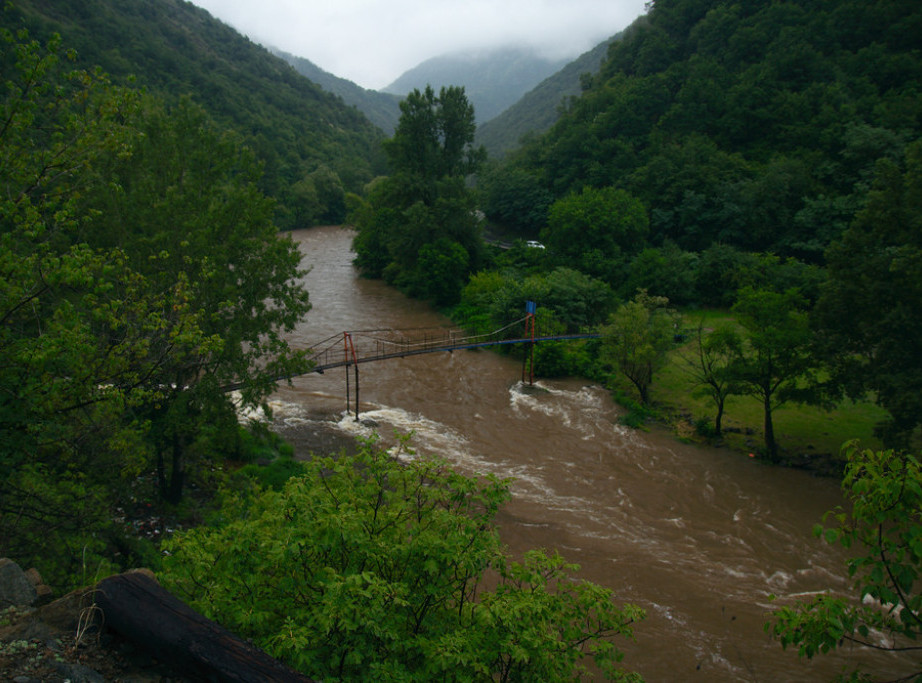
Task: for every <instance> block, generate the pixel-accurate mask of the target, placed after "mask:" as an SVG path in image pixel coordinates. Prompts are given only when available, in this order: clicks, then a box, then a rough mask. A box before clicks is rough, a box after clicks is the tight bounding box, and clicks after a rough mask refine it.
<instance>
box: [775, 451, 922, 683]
mask: <svg viewBox="0 0 922 683" xmlns="http://www.w3.org/2000/svg"><path fill="white" fill-rule="evenodd" d="M847 451H848V452H847V457H848V467H847V469H846V473H845V478H844V480H843V483H842V486H843V489H844V491H845V494H846V496H847V498H848V501H849V503H850V509H849V510H841V509H840V510H834V511H830V512H829V513H827V515H826V520H825V523H826V524H827V525H828V526H825V527H824V526H823V525H817V527H816V529H815V533H816V535H817V536H822V537H823V538H824V539H825V540H826V541H827V542H829V543H837V544H840V545H842V546H843V547H845V548H849V549H851V550H852V551H853V553H854V556H853V557H852V559H850V560H849V561H848V573H849V576H850V577H851V578H852V579H853V580H854V584H853V588H854V595H852V596H850V597H843V596H837V595H833V594H828V593H820V594H818V595H815V596H813V597H812V598H810V599H808V600H801V601H799V602H798V603H797V604H796V605H793V606H786V607H781V608H779V609H777V610H775V612H774V613H773V615H772V616H773V620H772V622H771V623H770V624H768V625H766V630H767V631H768V632H769V633H771V635H772V636H773V637H774V638H776V639H777V640H779V641H780V642H781V644H782V645H783V646H785V647H787V646H793V647H796V648H797V650H798V652H799V653H800V654H801V655H802V656H805V657H811V658H812V657H814V656H815V655H818V654H824V653H827V652H830V651H832V650H834V649H836V648H838V647H841V646H842V645H843V644H846V643H847V644H849V645H852V644H857V645H859V646H862V647H867V648H873V649H875V650H884V651H889V652H891V653H893V654H894V655H895V656H900V655H905V657H904V658H902V659H900V660H899V661H900V662H901V664H899V665H897V666H901V667H902V668H903V670H902V671H900V675H899V678H892V679H891V680H907V681H908V680H918V677H919V676H922V670H920V668H919V659H918V655H917V654H914V653H918V651H919V645H918V640H919V637H920V636H922V617H920V613H922V593H920V590H919V589H920V579H922V465H920V463H919V460H918V458H916V457H914V456H911V455H899V454H897V453H894V452H893V451H881V452H874V451H869V450H860V449H858V448H857V447H856V446H855V445H854V444H852V445H850V446H849V447H848V449H847ZM895 670H899V669H898V668H896V669H895ZM862 680H866V678H865V679H862Z"/></svg>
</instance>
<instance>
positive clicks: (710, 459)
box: [273, 227, 896, 681]
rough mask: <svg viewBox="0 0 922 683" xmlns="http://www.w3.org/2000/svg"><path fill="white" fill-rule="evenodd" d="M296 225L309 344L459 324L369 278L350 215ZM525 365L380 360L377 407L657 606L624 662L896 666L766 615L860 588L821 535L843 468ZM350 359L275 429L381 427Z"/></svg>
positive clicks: (461, 357)
mask: <svg viewBox="0 0 922 683" xmlns="http://www.w3.org/2000/svg"><path fill="white" fill-rule="evenodd" d="M294 238H295V239H296V241H297V242H298V243H299V244H300V247H301V250H302V252H303V254H304V265H305V266H307V267H309V268H311V271H310V273H309V274H308V275H307V276H306V283H307V287H308V290H309V291H310V296H311V301H312V302H313V310H312V311H311V312H310V313H309V314H308V316H307V319H306V321H305V322H304V323H303V324H302V325H301V326H300V327H299V329H298V330H296V332H295V333H294V334H293V335H292V342H293V343H294V344H295V345H296V346H305V345H311V344H314V343H316V342H318V341H320V340H322V339H325V338H327V337H329V336H331V335H334V334H341V333H342V332H343V331H344V330H359V329H365V330H367V329H379V328H393V329H409V328H421V327H430V326H436V325H445V324H447V323H448V321H447V320H445V319H444V318H442V317H441V316H439V315H438V314H437V313H435V312H433V311H432V310H431V309H429V308H428V307H427V306H425V305H424V304H422V303H420V302H416V301H411V300H409V299H407V298H405V297H403V296H402V295H401V294H399V293H398V292H396V291H395V290H392V289H390V288H388V287H387V286H386V285H384V284H383V283H382V282H379V281H370V280H363V279H359V278H358V277H357V275H356V273H355V271H354V270H353V268H352V265H351V260H352V256H353V255H352V254H351V252H350V243H351V239H352V233H351V232H350V231H348V230H345V229H341V228H335V227H329V228H313V229H309V230H302V231H298V232H296V233H294ZM523 305H524V302H523ZM356 343H357V344H358V343H361V342H360V341H357V342H356ZM521 369H522V368H521V361H520V360H516V359H515V358H514V357H513V358H510V357H502V356H499V355H497V354H495V353H492V352H490V351H457V352H454V353H439V354H428V355H421V356H414V357H408V358H404V359H395V360H389V361H385V362H378V363H365V364H362V365H361V366H360V382H361V413H362V418H363V421H364V420H366V419H367V420H371V421H373V422H374V424H376V425H377V427H376V431H378V432H379V433H380V434H381V436H382V437H383V438H385V439H388V438H392V435H393V433H394V432H395V431H396V432H399V433H407V432H410V431H413V432H414V433H415V437H414V439H413V444H414V445H415V447H416V449H417V450H418V451H420V452H428V453H436V454H438V455H440V456H442V457H444V458H446V459H448V460H449V461H450V462H452V463H454V465H455V466H456V467H457V468H458V469H459V470H460V471H462V472H465V473H468V474H473V473H487V472H489V473H494V474H496V475H498V476H500V477H512V478H514V482H513V483H512V487H511V488H512V493H513V496H512V500H511V502H510V503H509V504H508V505H507V506H506V507H505V508H504V511H503V512H502V513H501V515H500V517H499V524H500V530H501V536H502V539H503V541H504V542H505V543H506V544H507V545H508V547H509V549H510V552H511V553H513V554H515V555H519V554H521V553H522V552H523V551H524V550H526V549H528V548H531V547H544V548H547V549H550V550H553V549H556V550H559V552H560V553H561V554H562V555H563V556H564V557H565V558H566V559H567V560H569V561H571V562H575V563H577V564H579V565H580V566H581V567H582V570H581V572H580V575H581V576H583V577H585V578H587V579H590V580H592V581H595V582H596V583H599V584H602V585H605V586H607V587H610V588H612V589H613V590H614V592H615V594H616V596H617V599H618V601H619V602H631V603H635V604H637V605H639V606H641V607H642V608H644V609H645V610H646V612H647V618H646V619H645V620H644V621H643V622H641V623H639V624H638V625H637V626H636V629H635V634H636V642H628V641H620V642H618V646H619V647H620V648H621V649H622V650H624V651H625V653H626V656H625V659H624V662H623V664H624V666H625V667H626V668H629V669H632V670H635V671H637V672H639V673H640V674H642V675H643V676H644V677H645V678H646V680H648V681H688V680H697V681H813V680H817V681H820V680H830V679H831V678H833V677H834V676H835V675H836V674H837V673H839V672H841V670H842V668H843V667H850V666H852V665H853V664H854V663H856V662H863V663H865V665H866V666H870V667H871V668H872V670H874V671H875V673H877V674H879V675H880V676H881V677H886V676H887V675H888V674H891V675H894V674H895V673H896V671H895V670H889V667H891V666H892V665H891V664H890V663H889V660H888V659H887V658H886V657H881V656H877V658H876V659H875V658H874V656H871V655H869V654H867V653H865V652H864V651H861V650H857V649H854V648H849V647H847V646H846V647H843V648H842V649H841V651H840V652H839V653H837V654H836V655H833V656H826V657H820V658H817V659H816V660H814V661H812V662H811V661H807V660H801V659H799V658H798V657H797V656H796V653H795V652H785V651H783V650H782V649H781V647H780V645H778V644H777V643H776V642H774V641H771V640H770V639H769V638H768V636H767V635H766V634H765V632H764V630H763V624H764V623H765V621H766V620H767V616H766V615H767V612H768V611H769V610H770V609H771V608H772V605H773V604H785V603H788V602H791V601H793V600H795V599H796V598H797V597H798V596H804V595H808V594H810V593H812V592H815V591H820V590H832V591H835V592H840V591H846V590H847V589H848V581H847V579H846V577H845V571H844V556H843V554H842V553H841V552H840V551H839V550H838V549H836V548H832V547H830V546H827V545H826V544H825V543H823V542H821V541H819V540H817V539H815V538H814V537H813V536H812V534H811V528H812V526H813V524H815V523H816V522H818V521H819V520H820V519H821V517H822V515H823V513H824V512H825V511H826V510H828V509H830V508H832V507H834V506H836V505H837V504H840V503H841V502H842V498H841V494H840V490H839V486H838V482H837V481H834V480H830V479H822V478H817V477H814V476H811V475H809V474H807V473H804V472H800V471H793V470H784V469H776V468H772V467H768V466H766V465H763V464H761V463H759V462H757V461H754V460H750V459H749V458H747V457H745V456H741V455H740V454H738V453H734V452H730V451H728V450H720V449H712V448H702V447H697V446H689V445H684V444H681V443H679V442H677V441H676V440H675V439H674V438H673V437H672V436H671V435H669V434H665V433H658V432H656V431H655V430H654V431H636V430H632V429H629V428H627V427H623V426H621V425H619V424H618V417H619V414H620V413H621V412H622V409H621V408H619V407H618V406H617V405H615V404H614V403H613V402H612V401H611V399H610V397H609V396H608V394H607V392H606V391H604V390H603V389H602V388H601V387H599V386H596V385H593V384H591V383H589V382H587V381H584V380H581V379H575V378H574V379H563V380H557V379H555V380H541V381H539V382H537V383H536V386H535V388H529V387H527V386H523V385H522V384H521V382H520V381H519V380H520V379H521ZM538 370H539V372H540V368H538ZM344 375H345V371H344V370H343V369H341V368H340V369H336V370H330V371H328V372H326V373H325V374H323V375H318V374H312V375H307V376H305V377H301V378H298V379H297V380H295V382H294V386H293V387H291V388H288V387H286V388H282V389H280V390H279V391H278V392H277V394H276V395H275V397H274V401H273V406H274V409H275V417H276V429H277V430H278V431H279V432H280V433H281V434H283V435H284V436H285V437H286V438H287V439H289V440H290V441H292V443H294V444H295V446H296V449H298V450H299V451H301V452H302V453H303V452H305V451H308V450H310V449H318V448H324V447H328V446H330V445H335V444H336V443H338V442H339V441H340V440H341V439H342V438H343V437H344V436H351V435H357V434H366V435H367V434H371V432H372V429H373V428H371V427H369V426H366V425H365V424H362V423H356V422H355V420H354V419H353V418H352V417H351V416H350V415H347V414H346V412H345V408H346V404H345V391H346V384H345V376H344ZM772 595H774V596H777V600H776V602H775V603H771V602H770V596H772Z"/></svg>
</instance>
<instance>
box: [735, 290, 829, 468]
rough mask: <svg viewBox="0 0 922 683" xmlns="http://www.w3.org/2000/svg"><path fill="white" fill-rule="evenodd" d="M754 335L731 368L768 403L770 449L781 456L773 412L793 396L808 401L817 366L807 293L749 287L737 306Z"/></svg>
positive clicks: (747, 388)
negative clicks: (806, 384)
mask: <svg viewBox="0 0 922 683" xmlns="http://www.w3.org/2000/svg"><path fill="white" fill-rule="evenodd" d="M731 310H732V311H733V313H734V314H736V316H737V319H738V320H739V322H740V324H742V326H743V327H744V328H746V332H747V334H748V336H747V339H746V342H745V345H744V347H743V354H742V355H741V356H739V357H738V359H737V361H736V363H734V364H733V366H732V367H731V373H732V376H733V377H735V378H736V379H737V380H738V382H739V383H740V386H741V387H742V391H743V393H747V394H749V395H751V396H755V397H756V398H758V399H759V400H760V401H761V402H762V412H763V419H764V423H763V429H764V437H765V449H766V453H767V455H768V458H769V460H771V461H772V462H777V461H778V443H777V441H776V439H775V427H774V420H773V412H774V411H775V410H776V409H777V408H778V407H779V406H781V405H783V404H785V403H786V402H788V401H790V400H806V399H807V398H808V393H807V390H806V389H804V388H803V387H804V382H805V380H806V379H807V378H808V375H809V373H810V372H811V371H812V370H813V369H814V368H815V365H816V363H815V360H814V359H813V356H812V355H811V352H810V343H811V334H810V328H809V325H808V320H807V312H806V309H805V302H804V300H803V297H801V296H800V294H799V293H798V292H797V290H793V289H792V290H788V291H786V292H775V291H771V290H764V289H763V290H756V289H753V288H751V287H745V288H743V289H742V290H740V294H739V300H738V301H737V302H736V304H734V306H733V308H732V309H731Z"/></svg>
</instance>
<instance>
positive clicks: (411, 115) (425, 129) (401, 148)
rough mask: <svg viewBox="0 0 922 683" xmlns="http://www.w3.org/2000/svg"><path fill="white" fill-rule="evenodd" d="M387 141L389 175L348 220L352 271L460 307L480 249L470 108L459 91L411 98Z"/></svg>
mask: <svg viewBox="0 0 922 683" xmlns="http://www.w3.org/2000/svg"><path fill="white" fill-rule="evenodd" d="M400 109H401V112H402V114H401V117H400V124H399V125H398V127H397V130H396V131H395V133H394V137H393V138H392V139H390V140H388V141H387V142H386V143H385V151H386V152H387V155H388V158H389V160H390V162H391V167H392V173H393V175H391V176H390V177H388V178H384V179H382V180H380V181H379V182H378V183H377V184H376V185H375V186H374V187H373V188H372V190H371V192H370V194H369V198H368V202H367V203H363V204H360V205H358V206H356V207H354V208H353V210H352V214H351V216H350V218H351V220H353V221H354V222H355V224H356V227H357V228H358V235H357V236H356V238H355V242H354V244H353V249H354V250H355V252H356V255H357V256H356V259H355V263H356V265H357V266H358V267H359V268H360V269H361V270H362V272H363V274H365V275H367V276H369V277H384V279H385V280H387V282H388V283H390V284H393V285H395V286H397V287H399V288H400V289H401V290H403V291H404V292H405V293H407V294H408V295H410V296H414V297H418V298H421V299H426V300H428V301H431V302H432V303H434V304H436V305H439V306H444V305H450V304H453V303H456V302H457V299H458V296H459V293H460V291H461V288H462V287H463V286H464V282H465V280H466V279H467V276H468V275H469V273H470V272H472V271H473V270H475V269H476V268H477V267H478V266H479V263H480V260H481V251H482V248H483V245H482V240H481V238H480V232H479V225H478V221H477V218H476V216H475V214H474V203H473V195H472V193H471V191H470V190H469V189H468V188H467V187H466V186H465V181H466V178H467V176H469V175H470V174H472V173H474V172H475V171H476V170H477V168H478V167H479V165H480V164H481V163H482V161H483V154H482V152H481V151H480V150H475V149H474V148H473V147H472V142H473V139H474V110H473V107H472V106H471V105H470V104H469V103H468V101H467V98H466V97H465V95H464V88H457V87H449V88H442V90H441V91H440V93H439V95H438V96H436V94H435V92H434V91H433V90H432V88H426V90H425V91H424V92H420V91H418V90H415V91H413V92H412V93H410V94H409V95H408V96H407V98H406V99H405V100H403V101H402V102H401V103H400Z"/></svg>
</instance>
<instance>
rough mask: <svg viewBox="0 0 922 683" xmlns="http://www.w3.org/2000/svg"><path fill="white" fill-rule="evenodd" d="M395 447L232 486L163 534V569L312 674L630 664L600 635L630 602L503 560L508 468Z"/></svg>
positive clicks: (507, 671)
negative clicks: (276, 483)
mask: <svg viewBox="0 0 922 683" xmlns="http://www.w3.org/2000/svg"><path fill="white" fill-rule="evenodd" d="M404 452H405V454H406V455H408V456H410V459H408V460H398V459H396V458H394V457H392V456H391V455H389V454H388V453H386V452H384V451H383V450H381V449H379V448H377V447H375V446H374V444H373V443H371V442H368V443H365V444H364V445H363V447H362V448H360V449H359V451H358V452H357V453H356V454H355V455H351V456H350V455H346V454H342V455H340V456H339V457H338V458H336V459H333V458H326V459H318V460H316V461H311V462H309V463H306V464H305V470H306V472H305V474H304V475H303V476H298V477H294V478H292V479H290V480H289V481H288V482H287V483H286V484H285V485H284V486H283V487H282V489H281V490H280V491H273V490H269V491H265V492H262V493H260V494H258V495H256V496H255V497H253V498H247V497H243V496H238V497H237V498H236V500H234V501H233V502H232V505H231V506H230V507H229V508H228V509H227V510H226V514H225V519H227V520H229V521H228V522H227V523H225V524H223V525H221V526H218V527H211V528H198V529H193V530H191V531H188V532H185V533H183V534H180V535H177V536H176V537H175V539H173V541H172V542H170V543H169V544H168V549H169V550H170V552H171V553H172V555H171V556H169V557H167V558H165V560H164V564H165V567H164V569H165V572H164V574H163V576H162V578H163V581H164V583H165V584H166V585H167V586H168V588H169V589H170V590H171V591H173V592H174V593H176V594H177V595H179V596H180V597H182V598H183V599H185V600H186V601H188V602H189V603H190V604H192V605H193V606H194V607H195V608H196V609H198V610H199V611H201V612H202V613H203V614H205V615H206V616H208V617H209V618H212V619H216V620H217V621H219V622H220V623H222V624H224V625H225V626H226V627H227V628H229V629H231V630H233V631H235V632H237V633H239V634H241V635H243V636H245V637H247V638H251V639H252V640H253V641H254V642H255V643H256V645H257V646H259V647H261V648H263V649H265V650H267V651H268V652H269V653H270V654H272V655H273V656H275V657H278V658H280V659H283V660H285V661H287V662H288V663H289V664H291V665H292V666H294V667H296V668H298V669H300V670H301V671H303V672H305V673H306V674H308V675H310V676H312V677H315V678H318V679H337V680H444V679H452V680H474V679H478V680H484V679H485V680H492V679H494V678H496V679H499V680H542V681H554V680H573V679H574V678H576V677H578V676H579V675H580V674H581V673H583V672H584V666H583V665H582V664H581V659H582V658H583V656H584V655H590V656H591V657H592V658H593V660H594V661H595V664H596V666H598V667H599V669H600V670H601V671H602V672H603V673H605V674H606V675H607V676H609V677H610V678H617V679H620V680H637V677H636V675H634V674H630V673H628V672H624V671H622V670H621V669H619V667H618V663H619V662H620V660H621V657H622V655H621V653H620V652H619V651H618V650H617V649H616V648H615V646H614V644H613V643H612V642H611V640H610V639H609V637H610V636H614V635H622V636H627V637H630V636H631V635H632V628H631V625H632V623H633V621H634V620H637V619H640V618H642V616H643V614H642V612H641V610H639V609H638V608H636V607H633V606H626V607H623V608H619V607H616V606H615V605H614V603H613V602H612V594H611V591H610V590H608V589H604V588H601V587H599V586H596V585H594V584H591V583H588V582H585V581H580V580H577V579H576V578H575V577H573V576H572V574H573V572H574V571H575V570H576V569H577V567H575V566H574V565H568V564H566V563H565V562H564V561H563V559H562V558H560V556H558V555H553V556H548V555H547V554H545V553H544V552H543V551H532V552H530V553H528V554H527V555H526V557H525V560H524V562H522V563H517V562H512V561H510V560H508V559H507V558H506V557H505V556H504V554H503V552H502V546H501V544H500V541H499V537H498V535H497V531H496V527H495V524H494V518H495V515H496V513H497V511H498V509H499V507H500V505H501V504H502V503H503V502H505V501H506V500H507V499H508V497H509V491H508V487H507V484H506V482H502V481H498V480H496V479H495V478H493V477H487V478H484V479H477V478H471V477H465V476H462V475H460V474H457V473H455V472H453V471H451V470H450V469H449V468H448V467H447V466H446V465H445V463H444V462H442V461H439V460H436V459H431V458H424V457H415V454H413V453H412V451H409V450H407V451H404ZM488 571H490V572H491V574H492V576H493V577H495V578H494V579H492V580H491V583H494V584H495V583H496V582H497V580H498V585H497V587H496V589H495V590H493V591H485V590H484V585H483V578H484V575H485V573H486V572H488Z"/></svg>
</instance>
